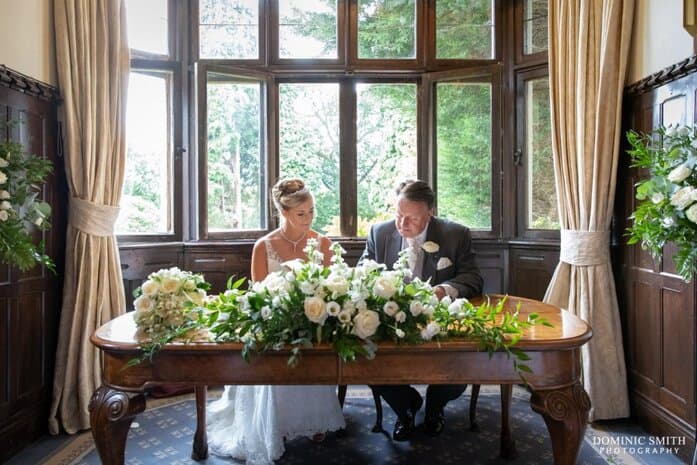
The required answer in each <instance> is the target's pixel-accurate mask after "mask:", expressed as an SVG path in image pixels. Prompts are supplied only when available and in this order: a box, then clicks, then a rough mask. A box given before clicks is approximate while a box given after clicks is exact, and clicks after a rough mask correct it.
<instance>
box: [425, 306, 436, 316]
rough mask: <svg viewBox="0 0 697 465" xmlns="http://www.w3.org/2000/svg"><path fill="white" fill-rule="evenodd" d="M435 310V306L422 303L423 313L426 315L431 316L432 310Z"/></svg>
mask: <svg viewBox="0 0 697 465" xmlns="http://www.w3.org/2000/svg"><path fill="white" fill-rule="evenodd" d="M434 311H435V308H433V307H432V306H431V305H424V312H423V313H424V315H426V316H431V315H433V312H434Z"/></svg>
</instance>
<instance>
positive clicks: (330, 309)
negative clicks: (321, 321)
mask: <svg viewBox="0 0 697 465" xmlns="http://www.w3.org/2000/svg"><path fill="white" fill-rule="evenodd" d="M325 310H326V311H327V314H328V315H329V316H337V315H338V314H339V312H341V305H339V304H338V303H336V302H334V301H333V300H332V301H331V302H327V305H326V308H325Z"/></svg>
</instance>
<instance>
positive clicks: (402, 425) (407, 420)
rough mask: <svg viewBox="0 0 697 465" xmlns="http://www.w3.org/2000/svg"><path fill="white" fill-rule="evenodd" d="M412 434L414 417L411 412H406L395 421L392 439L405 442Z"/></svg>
mask: <svg viewBox="0 0 697 465" xmlns="http://www.w3.org/2000/svg"><path fill="white" fill-rule="evenodd" d="M413 432H414V415H413V414H412V413H411V412H407V414H406V415H403V416H401V417H399V418H398V419H397V421H396V422H395V424H394V431H393V432H392V439H394V440H395V441H407V440H409V438H410V437H411V433H413Z"/></svg>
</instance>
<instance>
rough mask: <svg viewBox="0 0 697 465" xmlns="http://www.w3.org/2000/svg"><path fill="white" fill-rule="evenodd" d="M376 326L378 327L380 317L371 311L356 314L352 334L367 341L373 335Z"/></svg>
mask: <svg viewBox="0 0 697 465" xmlns="http://www.w3.org/2000/svg"><path fill="white" fill-rule="evenodd" d="M378 326H380V317H379V316H378V314H377V312H374V311H372V310H365V311H362V312H358V314H356V316H354V317H353V333H354V334H355V335H356V336H358V337H360V338H361V339H367V338H369V337H370V336H372V335H373V334H375V331H377V329H378Z"/></svg>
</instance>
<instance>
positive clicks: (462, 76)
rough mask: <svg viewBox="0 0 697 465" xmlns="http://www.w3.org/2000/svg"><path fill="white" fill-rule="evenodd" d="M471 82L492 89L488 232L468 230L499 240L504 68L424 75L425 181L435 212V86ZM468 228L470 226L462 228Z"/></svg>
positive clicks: (498, 66) (436, 160) (484, 68)
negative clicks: (432, 198) (426, 123)
mask: <svg viewBox="0 0 697 465" xmlns="http://www.w3.org/2000/svg"><path fill="white" fill-rule="evenodd" d="M453 81H455V82H472V83H489V84H490V85H491V229H490V230H481V229H472V228H470V229H471V232H472V237H473V238H475V239H499V238H501V237H502V227H503V217H502V215H503V210H502V183H503V179H504V176H503V174H502V161H503V152H502V147H503V144H502V137H500V136H502V134H503V124H502V115H503V111H502V110H503V108H502V104H503V84H502V81H503V66H502V65H501V64H491V65H488V66H485V67H481V68H476V69H458V70H450V71H439V72H434V73H428V74H427V75H426V83H427V85H426V86H425V88H424V94H425V98H426V100H427V102H428V110H427V112H426V115H425V118H427V119H428V128H427V135H428V136H427V137H428V148H427V157H426V159H427V160H426V161H427V166H428V168H427V169H428V171H427V177H426V178H425V179H426V180H427V181H428V182H429V184H430V185H431V186H432V187H433V190H434V191H435V192H436V212H437V211H438V200H437V198H438V195H437V194H438V179H437V169H438V147H437V130H438V128H437V122H436V116H437V114H436V98H437V95H436V85H437V84H439V83H444V82H453ZM465 226H467V227H469V225H465Z"/></svg>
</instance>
